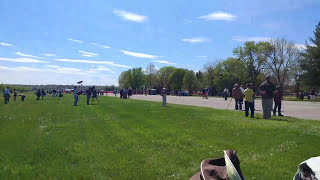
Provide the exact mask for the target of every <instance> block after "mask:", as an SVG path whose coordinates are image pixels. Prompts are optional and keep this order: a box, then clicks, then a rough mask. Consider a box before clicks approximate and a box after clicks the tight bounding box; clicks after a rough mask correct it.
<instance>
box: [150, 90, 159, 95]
mask: <svg viewBox="0 0 320 180" xmlns="http://www.w3.org/2000/svg"><path fill="white" fill-rule="evenodd" d="M149 94H150V95H157V90H156V89H150V90H149Z"/></svg>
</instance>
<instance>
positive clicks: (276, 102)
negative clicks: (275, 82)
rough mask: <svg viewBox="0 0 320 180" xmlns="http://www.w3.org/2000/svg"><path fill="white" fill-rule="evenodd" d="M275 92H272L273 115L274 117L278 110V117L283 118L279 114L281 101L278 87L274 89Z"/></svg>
mask: <svg viewBox="0 0 320 180" xmlns="http://www.w3.org/2000/svg"><path fill="white" fill-rule="evenodd" d="M276 88H277V90H276V91H275V92H274V109H273V115H274V116H275V115H276V112H277V108H278V116H283V115H282V114H281V101H282V100H283V98H282V92H281V88H280V86H277V87H276Z"/></svg>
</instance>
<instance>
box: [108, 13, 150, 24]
mask: <svg viewBox="0 0 320 180" xmlns="http://www.w3.org/2000/svg"><path fill="white" fill-rule="evenodd" d="M113 13H114V14H116V15H117V16H119V17H121V18H123V19H125V20H129V21H134V22H138V23H142V22H145V21H146V20H147V17H146V16H142V15H139V14H134V13H131V12H127V11H123V10H114V11H113Z"/></svg>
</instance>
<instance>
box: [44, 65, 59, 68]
mask: <svg viewBox="0 0 320 180" xmlns="http://www.w3.org/2000/svg"><path fill="white" fill-rule="evenodd" d="M47 67H50V68H60V66H55V65H47Z"/></svg>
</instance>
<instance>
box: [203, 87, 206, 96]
mask: <svg viewBox="0 0 320 180" xmlns="http://www.w3.org/2000/svg"><path fill="white" fill-rule="evenodd" d="M205 97H206V89H205V88H203V89H202V99H203V98H205Z"/></svg>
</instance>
